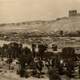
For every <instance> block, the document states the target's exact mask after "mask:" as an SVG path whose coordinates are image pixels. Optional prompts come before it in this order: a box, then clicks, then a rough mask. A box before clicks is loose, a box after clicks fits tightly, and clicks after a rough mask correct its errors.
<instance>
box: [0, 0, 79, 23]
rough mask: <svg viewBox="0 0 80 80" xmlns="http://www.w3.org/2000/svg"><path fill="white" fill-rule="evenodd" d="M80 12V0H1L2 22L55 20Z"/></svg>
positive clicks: (0, 20) (0, 14)
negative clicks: (76, 11) (73, 10)
mask: <svg viewBox="0 0 80 80" xmlns="http://www.w3.org/2000/svg"><path fill="white" fill-rule="evenodd" d="M71 9H77V10H78V12H80V0H0V23H12V22H22V21H33V20H54V19H55V18H58V17H64V16H68V11H69V10H71Z"/></svg>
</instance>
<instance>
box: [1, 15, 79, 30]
mask: <svg viewBox="0 0 80 80" xmlns="http://www.w3.org/2000/svg"><path fill="white" fill-rule="evenodd" d="M59 30H63V31H70V32H71V31H77V30H78V31H79V30H80V16H75V17H63V18H58V19H56V20H53V21H28V22H20V23H8V24H0V31H8V32H9V31H11V32H12V31H13V32H35V31H39V32H54V31H59Z"/></svg>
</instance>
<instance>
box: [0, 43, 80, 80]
mask: <svg viewBox="0 0 80 80" xmlns="http://www.w3.org/2000/svg"><path fill="white" fill-rule="evenodd" d="M36 48H37V50H36ZM47 49H48V45H46V44H32V49H29V48H28V47H23V46H22V44H19V43H16V42H13V43H10V44H4V45H3V46H2V47H0V56H1V58H2V59H3V58H4V57H6V58H7V59H8V60H7V63H8V64H9V65H10V64H11V63H12V61H13V60H14V59H17V60H18V62H17V64H18V65H19V67H18V70H17V71H16V72H17V74H19V75H20V76H21V77H26V78H27V77H29V76H33V77H38V78H41V77H43V75H47V76H48V77H49V80H62V79H61V75H66V76H67V77H69V78H75V76H76V74H75V73H76V70H75V68H76V67H77V68H78V69H77V70H78V74H77V75H78V76H79V77H80V62H79V61H80V57H79V54H78V55H77V54H76V53H75V49H74V48H73V47H64V48H63V49H62V52H57V53H56V54H55V53H54V51H57V45H54V44H53V45H52V50H53V52H48V51H47ZM9 69H10V66H9ZM46 70H47V71H46Z"/></svg>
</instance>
